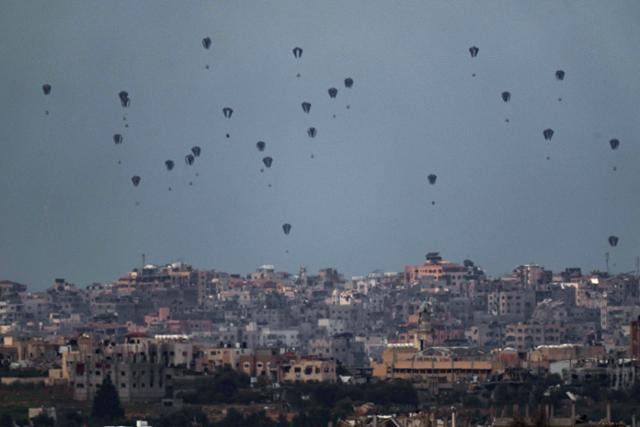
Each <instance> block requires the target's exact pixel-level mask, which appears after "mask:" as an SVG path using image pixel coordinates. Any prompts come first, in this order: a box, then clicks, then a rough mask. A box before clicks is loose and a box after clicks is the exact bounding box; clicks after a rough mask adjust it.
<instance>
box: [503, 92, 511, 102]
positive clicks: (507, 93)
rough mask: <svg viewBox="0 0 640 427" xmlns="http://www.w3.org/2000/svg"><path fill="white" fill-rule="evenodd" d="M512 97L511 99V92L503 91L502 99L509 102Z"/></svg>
mask: <svg viewBox="0 0 640 427" xmlns="http://www.w3.org/2000/svg"><path fill="white" fill-rule="evenodd" d="M510 99H511V92H508V91H506V90H505V91H504V92H502V100H503V101H504V102H509V100H510Z"/></svg>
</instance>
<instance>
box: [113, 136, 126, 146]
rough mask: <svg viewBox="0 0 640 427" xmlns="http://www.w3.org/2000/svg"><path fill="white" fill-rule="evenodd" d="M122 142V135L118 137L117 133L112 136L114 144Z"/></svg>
mask: <svg viewBox="0 0 640 427" xmlns="http://www.w3.org/2000/svg"><path fill="white" fill-rule="evenodd" d="M122 141H124V138H123V137H122V135H120V134H119V133H116V134H115V135H113V142H115V143H116V144H122Z"/></svg>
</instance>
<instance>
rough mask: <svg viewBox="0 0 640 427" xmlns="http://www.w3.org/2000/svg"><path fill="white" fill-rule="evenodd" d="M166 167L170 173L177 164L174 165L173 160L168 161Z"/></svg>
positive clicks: (165, 163)
mask: <svg viewBox="0 0 640 427" xmlns="http://www.w3.org/2000/svg"><path fill="white" fill-rule="evenodd" d="M164 165H165V166H166V167H167V170H168V171H170V170H171V169H173V167H174V166H175V163H173V160H166V161H165V162H164Z"/></svg>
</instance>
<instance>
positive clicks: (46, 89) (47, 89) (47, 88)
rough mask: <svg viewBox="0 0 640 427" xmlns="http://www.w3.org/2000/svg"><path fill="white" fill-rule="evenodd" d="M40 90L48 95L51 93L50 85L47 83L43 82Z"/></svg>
mask: <svg viewBox="0 0 640 427" xmlns="http://www.w3.org/2000/svg"><path fill="white" fill-rule="evenodd" d="M42 92H44V94H45V95H49V94H50V93H51V85H50V84H49V83H45V84H43V85H42Z"/></svg>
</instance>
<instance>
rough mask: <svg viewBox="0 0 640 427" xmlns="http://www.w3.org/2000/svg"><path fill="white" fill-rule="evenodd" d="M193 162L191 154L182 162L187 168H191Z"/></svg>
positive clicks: (193, 158)
mask: <svg viewBox="0 0 640 427" xmlns="http://www.w3.org/2000/svg"><path fill="white" fill-rule="evenodd" d="M195 160H196V158H195V157H193V154H187V155H186V156H184V162H185V163H186V164H188V165H189V166H191V165H192V164H193V162H195Z"/></svg>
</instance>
